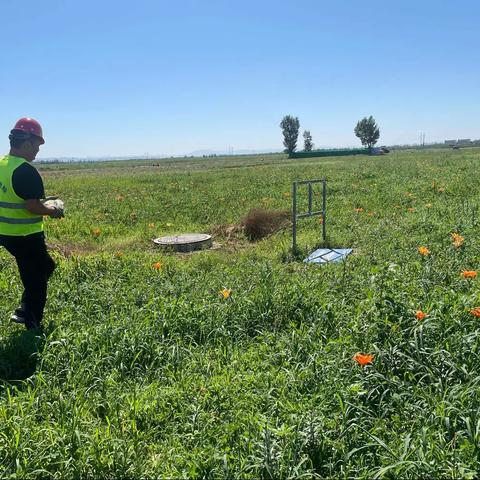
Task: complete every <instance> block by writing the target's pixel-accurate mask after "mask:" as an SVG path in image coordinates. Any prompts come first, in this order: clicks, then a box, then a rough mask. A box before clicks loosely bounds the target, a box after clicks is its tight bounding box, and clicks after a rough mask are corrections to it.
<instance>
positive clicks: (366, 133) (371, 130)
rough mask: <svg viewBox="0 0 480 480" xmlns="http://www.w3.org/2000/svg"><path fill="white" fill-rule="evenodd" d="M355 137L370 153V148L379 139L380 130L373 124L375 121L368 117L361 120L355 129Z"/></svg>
mask: <svg viewBox="0 0 480 480" xmlns="http://www.w3.org/2000/svg"><path fill="white" fill-rule="evenodd" d="M355 135H356V136H357V137H358V138H359V139H360V141H361V142H362V145H363V146H365V147H368V151H369V152H371V151H372V147H373V146H374V145H375V144H376V143H377V141H378V139H379V138H380V129H379V128H378V125H377V124H376V123H375V119H374V118H373V117H372V116H371V115H370V116H369V117H368V118H367V117H364V118H362V119H361V120H360V121H359V122H358V123H357V126H356V127H355Z"/></svg>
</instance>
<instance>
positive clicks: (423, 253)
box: [418, 247, 430, 255]
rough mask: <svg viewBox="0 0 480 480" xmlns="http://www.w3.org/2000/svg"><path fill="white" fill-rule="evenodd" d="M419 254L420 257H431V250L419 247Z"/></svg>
mask: <svg viewBox="0 0 480 480" xmlns="http://www.w3.org/2000/svg"><path fill="white" fill-rule="evenodd" d="M418 253H419V254H420V255H430V250H429V249H428V248H427V247H418Z"/></svg>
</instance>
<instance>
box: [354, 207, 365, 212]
mask: <svg viewBox="0 0 480 480" xmlns="http://www.w3.org/2000/svg"><path fill="white" fill-rule="evenodd" d="M355 211H356V212H357V213H360V212H363V208H362V207H358V208H356V209H355Z"/></svg>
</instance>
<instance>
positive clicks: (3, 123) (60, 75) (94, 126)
mask: <svg viewBox="0 0 480 480" xmlns="http://www.w3.org/2000/svg"><path fill="white" fill-rule="evenodd" d="M0 14H1V16H2V20H3V21H2V44H1V46H0V68H1V73H2V74H1V75H0V111H1V115H0V131H3V132H5V135H4V141H3V142H4V143H3V145H4V147H3V148H4V150H6V149H8V140H7V136H8V132H9V130H10V129H11V127H12V125H13V123H15V121H16V120H17V118H19V117H21V116H24V115H28V116H32V117H34V118H36V119H37V120H39V121H40V122H41V123H42V125H43V127H44V133H45V138H46V140H47V143H46V144H45V145H44V147H43V150H42V152H41V156H42V157H54V156H77V157H78V156H80V157H88V156H104V155H112V156H115V155H119V156H120V155H121V156H127V155H143V154H145V153H147V152H148V153H149V154H150V155H154V154H168V155H180V154H185V153H189V152H191V151H194V150H202V149H212V150H227V149H228V148H229V147H232V148H233V149H234V150H239V149H269V148H281V147H282V136H281V131H280V128H279V123H280V121H281V119H282V117H283V116H284V115H286V114H291V115H295V116H298V117H299V119H300V124H301V129H302V131H303V129H308V130H310V131H311V133H312V135H313V140H314V143H315V144H316V145H317V146H354V145H358V139H357V138H356V137H355V136H354V134H353V128H354V126H355V124H356V122H357V120H359V119H360V118H362V117H363V116H367V115H373V116H374V117H375V119H376V120H377V123H378V124H379V126H380V130H381V138H380V143H381V144H394V143H415V142H418V137H419V134H420V132H425V134H426V141H427V142H428V141H434V140H444V139H447V138H480V102H479V97H480V94H479V91H480V75H479V74H480V61H479V60H480V58H479V57H480V48H479V47H480V35H479V33H478V18H479V16H480V2H474V1H456V2H453V1H443V2H442V1H438V0H437V1H430V0H426V1H422V0H420V1H411V0H402V1H401V2H400V1H385V0H384V1H377V0H368V1H365V2H360V1H358V0H344V1H340V0H337V1H332V0H330V1H323V0H317V1H302V0H297V1H278V0H277V1H270V0H268V1H262V0H256V1H252V0H242V1H226V0H225V1H220V0H218V1H217V0H203V1H193V0H183V1H181V2H172V1H164V0H157V1H154V0H136V1H123V0H116V1H112V0H103V1H102V0H95V1H92V0H82V1H81V2H80V1H73V0H71V1H70V0H43V1H42V2H39V1H38V0H37V1H33V0H23V1H22V2H19V1H18V0H2V2H1V4H0Z"/></svg>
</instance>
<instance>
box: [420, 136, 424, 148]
mask: <svg viewBox="0 0 480 480" xmlns="http://www.w3.org/2000/svg"><path fill="white" fill-rule="evenodd" d="M419 138H420V146H421V147H422V148H423V147H425V132H421V133H420V135H419Z"/></svg>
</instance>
